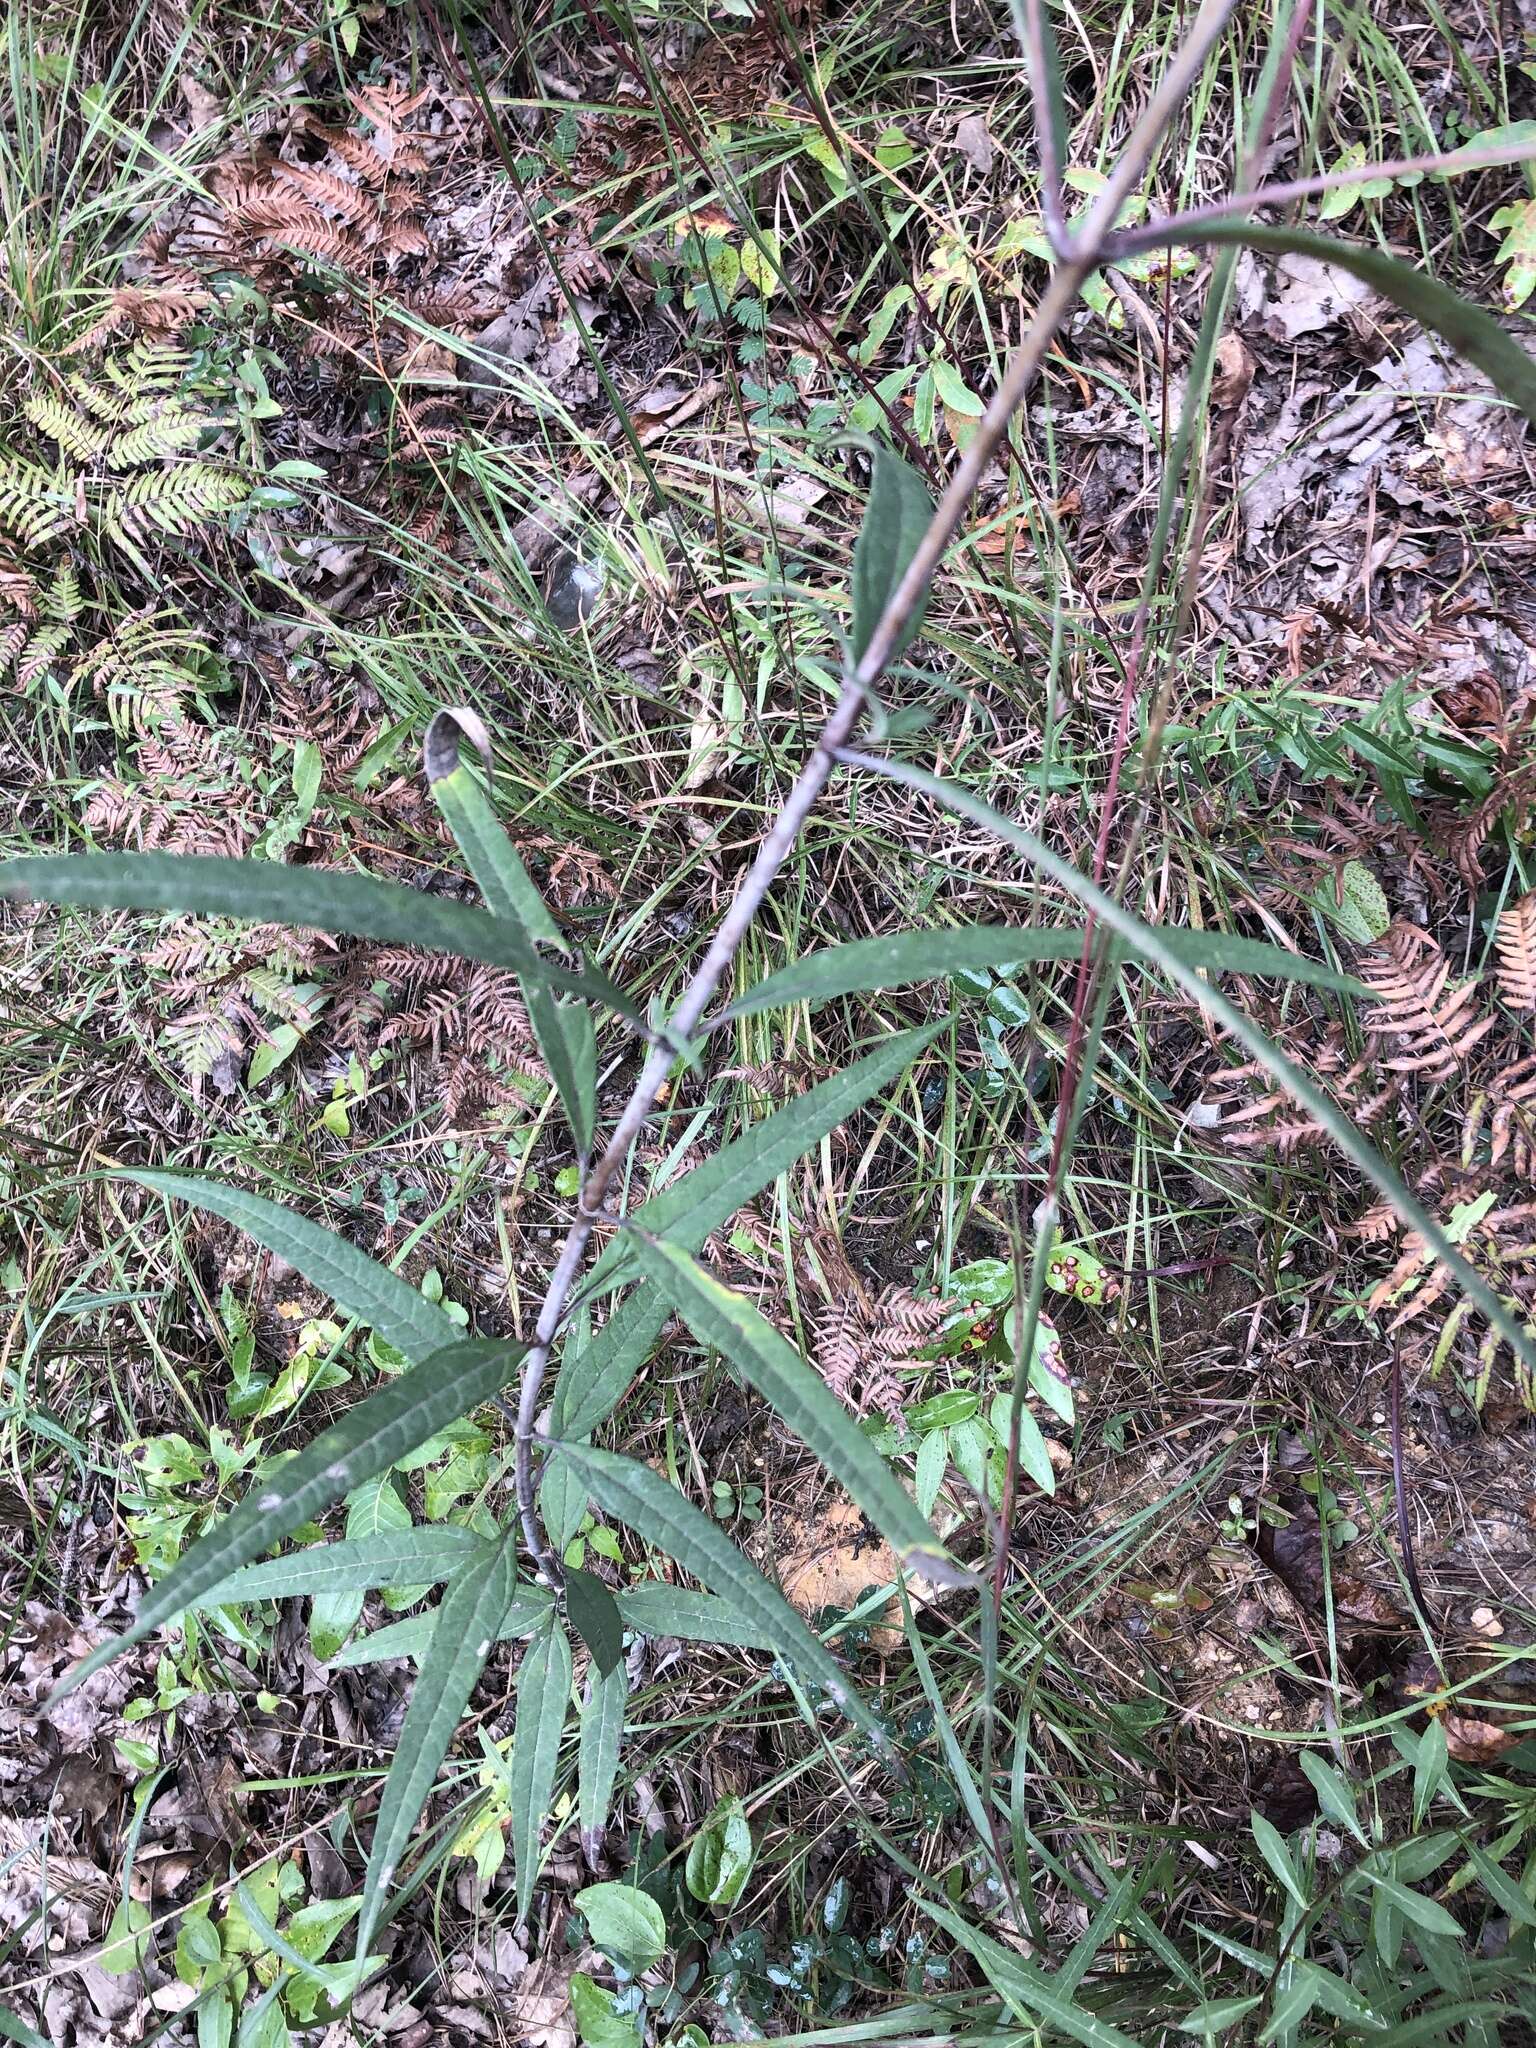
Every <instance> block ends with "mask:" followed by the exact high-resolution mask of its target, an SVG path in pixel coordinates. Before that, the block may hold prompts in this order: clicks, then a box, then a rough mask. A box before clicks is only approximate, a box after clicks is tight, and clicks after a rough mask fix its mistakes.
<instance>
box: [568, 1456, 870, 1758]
mask: <svg viewBox="0 0 1536 2048" xmlns="http://www.w3.org/2000/svg"><path fill="white" fill-rule="evenodd" d="M550 1452H551V1455H552V1456H555V1457H560V1458H565V1459H568V1460H569V1462H570V1463H571V1464H572V1465H573V1466H574V1467H575V1468H576V1470H577V1472H579V1473H580V1474H581V1476H582V1478H583V1479H584V1480H585V1481H586V1485H587V1490H588V1491H589V1492H590V1493H591V1495H592V1497H593V1498H594V1499H595V1500H596V1501H598V1502H599V1503H600V1505H601V1507H602V1510H603V1512H604V1514H606V1515H610V1516H612V1517H613V1518H614V1519H615V1520H617V1521H620V1522H622V1523H623V1524H624V1525H625V1527H626V1528H628V1529H632V1530H633V1531H634V1532H635V1534H636V1535H637V1536H639V1537H640V1538H642V1540H643V1541H645V1542H647V1543H654V1544H655V1545H656V1547H657V1549H658V1550H663V1551H665V1552H666V1554H667V1556H668V1557H674V1558H676V1559H677V1562H678V1563H679V1564H680V1565H682V1567H683V1568H684V1570H685V1571H689V1572H692V1574H693V1576H694V1577H695V1578H696V1579H702V1580H703V1582H704V1584H705V1585H706V1586H707V1587H709V1589H710V1591H711V1592H714V1593H717V1594H719V1596H720V1597H721V1598H722V1599H723V1600H725V1601H726V1602H727V1603H728V1604H729V1605H730V1606H731V1607H732V1608H734V1609H735V1611H736V1613H737V1614H738V1615H739V1616H740V1617H741V1619H742V1620H743V1621H744V1622H745V1623H746V1624H747V1625H748V1626H749V1627H751V1628H753V1629H756V1630H758V1631H760V1632H761V1637H762V1640H763V1642H764V1643H765V1644H766V1645H767V1646H769V1647H770V1648H772V1649H773V1650H775V1651H777V1652H778V1654H779V1655H780V1656H782V1657H784V1658H786V1659H788V1660H789V1661H790V1662H792V1663H794V1664H796V1665H798V1666H799V1667H800V1668H801V1670H802V1671H803V1672H804V1673H805V1674H806V1676H807V1677H809V1678H812V1679H814V1680H815V1681H816V1683H817V1684H818V1685H820V1686H821V1687H822V1688H823V1689H824V1690H825V1691H826V1693H827V1695H828V1697H829V1698H830V1699H831V1700H832V1701H833V1703H834V1704H835V1705H836V1706H838V1707H839V1708H841V1710H842V1711H843V1712H844V1713H845V1714H846V1715H847V1716H848V1718H849V1719H850V1720H851V1721H854V1722H856V1723H857V1724H858V1726H859V1727H860V1728H862V1729H863V1730H864V1732H865V1733H866V1734H867V1735H868V1736H869V1737H870V1739H871V1741H872V1742H873V1743H874V1744H875V1747H876V1748H877V1749H878V1750H879V1752H880V1754H881V1755H882V1756H884V1755H888V1754H889V1751H890V1741H889V1738H888V1737H887V1735H886V1733H885V1731H884V1730H883V1729H882V1728H881V1726H880V1724H879V1722H878V1721H876V1720H875V1718H874V1716H873V1715H872V1714H871V1713H870V1712H869V1709H868V1708H867V1707H866V1706H865V1705H864V1703H863V1701H862V1700H861V1699H859V1697H858V1695H857V1694H856V1693H855V1692H854V1690H853V1687H852V1685H851V1684H850V1683H849V1679H848V1675H847V1673H846V1672H845V1671H844V1670H843V1669H842V1668H841V1666H840V1665H839V1664H838V1663H837V1662H836V1661H835V1659H834V1658H832V1657H831V1656H830V1655H829V1654H828V1652H827V1651H826V1649H825V1648H824V1647H823V1646H822V1645H821V1644H820V1643H819V1642H818V1641H817V1640H816V1638H815V1636H813V1635H812V1634H811V1632H810V1630H809V1629H808V1628H807V1627H806V1625H805V1623H804V1622H803V1621H802V1620H801V1619H800V1617H799V1615H798V1614H796V1612H795V1610H794V1609H793V1608H792V1607H791V1606H790V1604H789V1602H788V1601H787V1600H786V1599H785V1598H784V1596H783V1594H782V1593H780V1592H778V1591H777V1590H776V1589H775V1588H774V1587H772V1586H770V1585H769V1583H768V1581H767V1580H766V1579H765V1578H764V1577H763V1575H762V1573H761V1572H760V1571H758V1570H757V1569H756V1568H755V1567H754V1566H753V1565H751V1564H749V1563H748V1561H747V1559H746V1558H745V1557H743V1556H742V1554H741V1552H740V1551H739V1550H738V1549H737V1548H736V1546H735V1544H734V1543H732V1542H731V1541H730V1539H729V1537H727V1536H726V1535H724V1534H723V1533H722V1531H721V1529H720V1528H719V1526H718V1524H717V1523H715V1522H712V1521H711V1520H710V1518H709V1517H708V1516H707V1515H705V1514H703V1513H701V1512H700V1510H699V1509H698V1508H696V1507H695V1506H694V1505H693V1503H692V1501H689V1500H685V1499H684V1498H683V1496H682V1494H680V1493H679V1492H678V1490H677V1488H676V1487H675V1486H673V1485H671V1484H670V1483H669V1482H668V1481H667V1480H665V1479H663V1478H662V1476H661V1474H660V1473H659V1472H653V1471H652V1470H651V1468H650V1467H649V1466H648V1465H640V1464H636V1463H635V1462H634V1461H633V1460H632V1459H629V1458H619V1457H615V1456H614V1454H613V1453H612V1452H611V1451H599V1450H596V1449H594V1448H593V1446H592V1445H591V1444H567V1443H558V1444H552V1445H551V1446H550ZM621 1611H622V1610H621Z"/></svg>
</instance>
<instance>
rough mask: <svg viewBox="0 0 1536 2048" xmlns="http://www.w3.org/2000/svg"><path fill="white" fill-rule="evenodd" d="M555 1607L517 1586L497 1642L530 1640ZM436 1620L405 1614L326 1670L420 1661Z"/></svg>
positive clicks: (540, 1589)
mask: <svg viewBox="0 0 1536 2048" xmlns="http://www.w3.org/2000/svg"><path fill="white" fill-rule="evenodd" d="M554 1605H555V1603H554V1598H553V1596H552V1595H551V1594H550V1592H549V1589H548V1588H547V1587H545V1586H519V1587H518V1589H517V1591H516V1593H514V1594H513V1596H512V1604H511V1606H510V1607H509V1608H508V1609H507V1611H506V1613H505V1614H504V1615H503V1616H502V1618H501V1626H500V1628H499V1629H498V1630H497V1631H496V1635H497V1639H498V1641H501V1642H510V1641H513V1640H515V1639H516V1638H517V1637H518V1636H531V1635H532V1634H533V1633H534V1632H535V1630H537V1629H540V1628H542V1627H543V1626H544V1625H545V1623H546V1622H547V1621H548V1620H549V1617H550V1615H551V1614H552V1613H553V1612H554ZM436 1620H437V1616H436V1614H407V1615H405V1616H404V1617H403V1618H402V1619H401V1620H399V1621H391V1622H386V1623H385V1625H384V1627H383V1628H376V1629H375V1630H374V1631H373V1632H372V1634H371V1635H366V1636H360V1637H359V1638H358V1639H357V1641H356V1642H352V1643H348V1644H347V1645H346V1647H345V1648H344V1649H341V1650H338V1651H337V1652H336V1655H335V1656H334V1657H331V1658H328V1659H327V1663H328V1666H329V1668H330V1669H331V1670H332V1671H352V1670H356V1669H357V1668H358V1667H359V1666H360V1665H364V1664H382V1663H384V1662H386V1661H387V1660H388V1659H390V1658H394V1657H414V1658H416V1659H417V1660H418V1661H419V1660H420V1659H421V1658H422V1657H423V1656H424V1655H425V1654H426V1650H427V1647H428V1645H429V1644H430V1643H431V1640H432V1629H433V1625H434V1624H435V1622H436Z"/></svg>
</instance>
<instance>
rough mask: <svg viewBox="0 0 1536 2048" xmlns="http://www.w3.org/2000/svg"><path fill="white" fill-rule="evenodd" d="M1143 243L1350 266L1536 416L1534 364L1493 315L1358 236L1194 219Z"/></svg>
mask: <svg viewBox="0 0 1536 2048" xmlns="http://www.w3.org/2000/svg"><path fill="white" fill-rule="evenodd" d="M1137 240H1138V242H1139V243H1141V244H1143V245H1144V246H1146V247H1148V248H1156V247H1159V246H1165V247H1166V246H1171V245H1173V244H1175V243H1180V242H1217V243H1226V244H1229V245H1235V246H1237V247H1239V248H1244V249H1262V250H1263V251H1265V253H1266V254H1269V255H1275V256H1312V257H1315V258H1316V259H1317V261H1318V262H1319V263H1327V264H1330V265H1332V266H1333V267H1334V268H1335V269H1338V270H1347V271H1348V272H1349V273H1350V275H1351V276H1352V277H1358V278H1359V279H1360V281H1361V282H1362V283H1363V284H1368V285H1369V286H1370V287H1371V289H1372V291H1376V292H1380V293H1381V295H1382V297H1383V298H1387V299H1390V300H1391V301H1392V303H1393V304H1394V305H1395V306H1398V307H1400V308H1401V309H1402V311H1403V312H1405V313H1407V314H1409V315H1410V316H1411V317H1412V318H1413V319H1415V320H1417V321H1418V323H1419V325H1420V326H1421V327H1428V328H1431V329H1432V330H1433V331H1434V332H1435V333H1436V334H1438V335H1439V336H1440V338H1441V340H1442V341H1444V342H1446V343H1447V344H1448V345H1449V346H1450V347H1451V348H1453V349H1454V350H1455V351H1456V353H1457V354H1458V355H1460V356H1465V357H1466V359H1467V361H1468V362H1469V363H1475V364H1476V365H1477V367H1478V369H1480V370H1481V371H1482V372H1483V374H1484V376H1486V377H1488V378H1490V379H1491V380H1492V382H1493V384H1494V385H1495V386H1496V388H1497V389H1498V391H1499V392H1500V393H1501V394H1502V396H1503V397H1505V398H1507V399H1508V400H1509V402H1510V404H1511V405H1515V406H1518V407H1519V409H1520V410H1521V412H1523V413H1524V414H1525V416H1526V418H1527V419H1528V420H1532V421H1536V362H1533V361H1532V360H1531V358H1530V356H1528V355H1527V354H1526V352H1525V350H1524V349H1523V348H1522V347H1521V346H1520V344H1519V342H1517V341H1516V340H1515V338H1514V337H1513V335H1510V334H1506V333H1505V331H1504V329H1503V328H1502V327H1501V326H1500V325H1499V323H1498V321H1497V320H1495V319H1494V317H1493V315H1492V314H1491V313H1486V312H1484V310H1483V308H1482V307H1481V306H1474V305H1473V304H1472V302H1471V300H1470V299H1464V298H1462V296H1461V295H1460V293H1459V292H1453V291H1452V290H1450V288H1449V287H1448V286H1446V285H1443V284H1441V283H1440V282H1439V280H1438V279H1436V278H1433V277H1430V276H1428V275H1426V273H1425V272H1424V271H1422V270H1414V269H1413V268H1412V267H1411V266H1410V265H1409V264H1407V263H1403V262H1400V261H1399V260H1398V258H1397V257H1395V256H1388V255H1387V254H1386V253H1385V252H1384V251H1383V250H1381V249H1376V248H1372V247H1370V246H1369V245H1368V244H1366V243H1363V242H1341V241H1338V240H1336V239H1335V238H1334V237H1333V236H1331V235H1317V234H1312V233H1310V232H1309V231H1308V230H1306V229H1305V228H1287V227H1270V226H1267V225H1261V224H1260V223H1259V222H1257V221H1213V222H1211V223H1209V224H1205V223H1192V224H1191V225H1190V227H1189V228H1188V230H1187V231H1185V232H1175V233H1173V234H1170V235H1166V236H1164V235H1158V236H1153V235H1151V234H1147V235H1145V236H1142V235H1138V237H1137Z"/></svg>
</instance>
